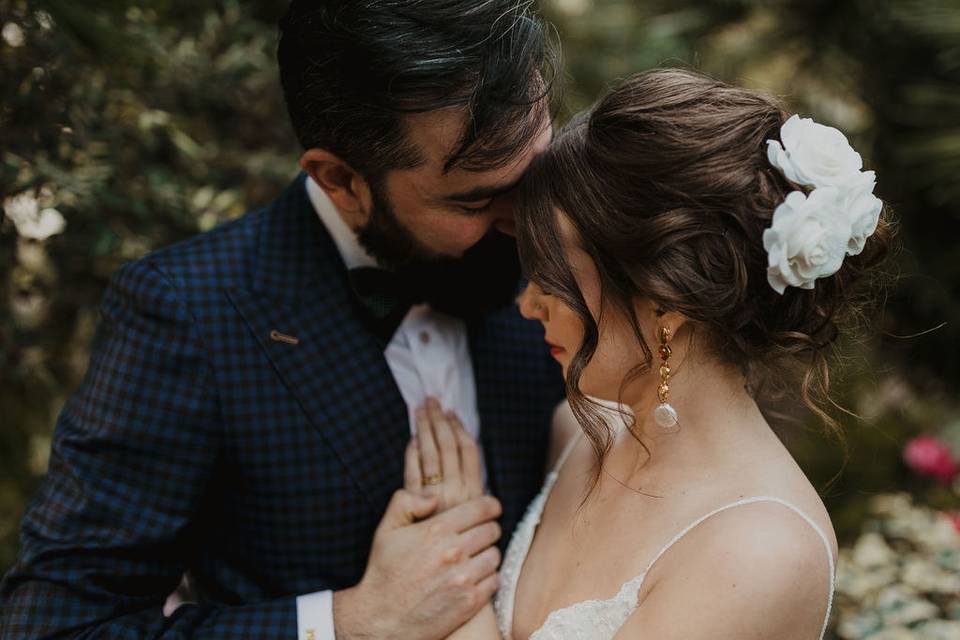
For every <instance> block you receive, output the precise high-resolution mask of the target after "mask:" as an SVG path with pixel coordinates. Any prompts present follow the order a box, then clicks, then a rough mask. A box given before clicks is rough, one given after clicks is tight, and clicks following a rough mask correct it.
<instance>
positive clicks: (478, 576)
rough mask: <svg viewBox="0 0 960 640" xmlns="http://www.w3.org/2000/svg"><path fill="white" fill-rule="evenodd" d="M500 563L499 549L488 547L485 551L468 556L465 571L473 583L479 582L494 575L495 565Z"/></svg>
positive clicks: (495, 571)
mask: <svg viewBox="0 0 960 640" xmlns="http://www.w3.org/2000/svg"><path fill="white" fill-rule="evenodd" d="M499 565H500V550H499V549H497V548H496V547H490V548H489V549H487V550H486V551H484V552H482V553H480V554H479V555H476V556H474V557H472V558H470V559H469V560H468V561H467V568H466V570H467V573H468V575H469V576H470V581H471V582H472V583H473V584H479V583H481V582H483V581H484V580H486V579H487V578H489V577H490V576H491V575H496V573H497V567H498V566H499Z"/></svg>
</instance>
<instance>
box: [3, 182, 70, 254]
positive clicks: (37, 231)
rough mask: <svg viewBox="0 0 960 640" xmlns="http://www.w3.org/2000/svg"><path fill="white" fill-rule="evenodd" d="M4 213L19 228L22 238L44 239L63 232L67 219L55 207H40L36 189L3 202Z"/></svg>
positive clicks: (18, 232)
mask: <svg viewBox="0 0 960 640" xmlns="http://www.w3.org/2000/svg"><path fill="white" fill-rule="evenodd" d="M3 213H4V214H5V215H6V217H7V218H9V219H10V221H11V222H12V223H13V226H14V227H16V229H17V234H19V235H20V237H21V238H27V239H30V240H38V241H43V240H46V239H47V238H49V237H50V236H55V235H57V234H58V233H63V230H64V229H66V227H67V221H66V220H65V219H64V217H63V215H62V214H61V213H60V212H59V211H57V210H56V209H54V208H53V207H46V208H44V209H41V208H40V203H39V202H38V201H37V197H36V194H35V193H34V191H32V190H31V191H25V192H23V193H20V194H18V195H15V196H13V197H10V198H7V199H6V200H4V202H3Z"/></svg>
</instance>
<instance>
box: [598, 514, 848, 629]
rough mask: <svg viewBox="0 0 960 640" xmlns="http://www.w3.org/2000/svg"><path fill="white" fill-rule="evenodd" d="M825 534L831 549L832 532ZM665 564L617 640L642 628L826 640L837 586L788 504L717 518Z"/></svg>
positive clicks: (812, 536) (815, 540) (818, 542)
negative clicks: (825, 629)
mask: <svg viewBox="0 0 960 640" xmlns="http://www.w3.org/2000/svg"><path fill="white" fill-rule="evenodd" d="M818 526H819V525H818ZM821 529H822V527H821ZM824 534H825V535H826V536H827V539H828V542H829V541H830V540H831V538H832V531H825V532H824ZM828 546H831V547H832V544H830V545H828ZM832 556H833V550H832V549H831V556H830V557H832ZM662 560H663V562H662V563H658V564H659V565H660V566H656V565H655V566H654V568H653V569H652V570H651V572H650V574H649V575H648V581H649V583H650V587H651V588H650V589H649V590H648V591H646V592H645V593H644V594H642V596H641V601H640V604H639V606H638V608H637V610H636V611H635V612H634V614H633V615H632V616H631V618H630V619H629V620H628V622H627V624H625V625H624V627H623V628H622V629H621V633H620V634H618V635H617V638H628V637H638V636H635V635H631V633H632V632H636V631H637V630H638V629H642V630H643V633H644V634H645V635H644V636H643V637H671V638H672V637H678V638H679V637H683V638H689V639H692V640H701V639H703V640H706V639H707V638H710V639H711V640H716V639H727V638H730V639H732V638H743V637H748V636H749V637H757V638H783V639H792V638H798V639H799V638H812V637H818V636H819V633H820V630H821V626H822V624H823V619H824V616H825V613H826V607H827V603H828V600H829V590H830V581H831V580H832V576H831V574H830V564H829V560H828V556H827V547H826V546H825V545H824V543H823V539H822V538H821V537H820V535H819V534H818V533H817V531H816V529H814V528H813V527H811V526H810V524H809V523H808V522H806V521H805V519H804V518H803V516H801V515H800V514H798V513H797V512H795V511H793V510H792V509H790V508H789V507H786V506H784V505H783V504H780V503H777V502H759V501H758V502H751V503H747V504H741V505H739V506H737V507H735V508H731V509H727V510H724V511H722V512H720V513H717V514H715V515H714V516H712V517H710V518H708V519H707V520H705V521H703V522H702V523H701V524H700V525H699V526H697V527H696V528H694V529H692V530H691V531H690V532H689V533H688V535H686V536H684V537H683V538H682V539H681V540H680V541H678V543H677V544H676V545H675V547H674V548H672V549H671V550H670V552H668V553H667V554H665V555H664V557H663V558H662ZM661 630H662V631H663V632H664V633H663V635H662V636H661V635H660V634H659V633H658V631H661Z"/></svg>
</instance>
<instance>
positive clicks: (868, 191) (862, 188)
mask: <svg viewBox="0 0 960 640" xmlns="http://www.w3.org/2000/svg"><path fill="white" fill-rule="evenodd" d="M859 181H860V182H859V184H856V185H853V186H851V187H850V188H849V189H847V190H846V192H845V194H844V195H845V198H844V204H843V209H844V211H846V212H847V217H848V219H849V220H850V241H849V242H848V243H847V255H851V256H855V255H857V254H859V253H860V252H861V251H863V247H864V245H866V243H867V238H869V237H870V236H871V235H873V232H874V231H876V230H877V224H878V223H879V222H880V211H881V210H882V209H883V201H882V200H880V198H878V197H877V196H875V195H873V189H874V187H875V186H876V184H877V177H876V174H875V173H874V172H873V171H864V172H863V173H861V174H860V178H859Z"/></svg>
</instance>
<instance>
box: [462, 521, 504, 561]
mask: <svg viewBox="0 0 960 640" xmlns="http://www.w3.org/2000/svg"><path fill="white" fill-rule="evenodd" d="M500 534H501V531H500V525H499V524H497V523H496V522H493V521H490V522H484V523H483V524H481V525H478V526H476V527H474V528H473V529H470V530H469V531H464V532H463V533H462V534H460V535H461V536H463V545H464V549H465V550H466V552H467V555H469V556H475V555H477V554H478V553H480V552H481V551H484V550H485V549H487V548H488V547H490V546H491V545H492V544H494V543H495V542H496V541H497V540H499V539H500Z"/></svg>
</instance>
